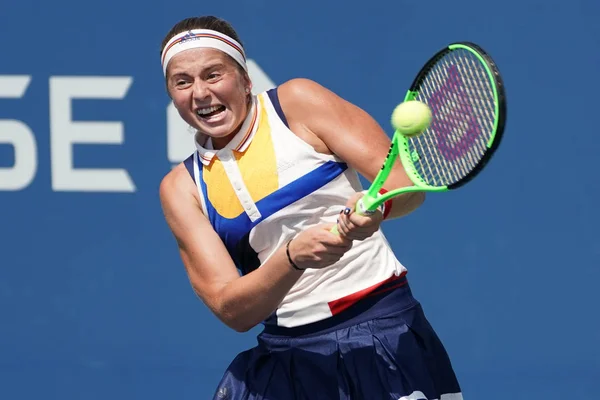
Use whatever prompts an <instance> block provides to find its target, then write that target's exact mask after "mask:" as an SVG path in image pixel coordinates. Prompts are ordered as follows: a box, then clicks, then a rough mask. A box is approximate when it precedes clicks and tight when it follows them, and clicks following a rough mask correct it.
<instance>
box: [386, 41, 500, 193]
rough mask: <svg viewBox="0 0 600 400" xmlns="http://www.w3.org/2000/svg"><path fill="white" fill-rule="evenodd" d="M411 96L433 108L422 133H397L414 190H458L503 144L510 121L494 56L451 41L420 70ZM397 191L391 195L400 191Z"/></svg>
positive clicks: (402, 157) (408, 98)
mask: <svg viewBox="0 0 600 400" xmlns="http://www.w3.org/2000/svg"><path fill="white" fill-rule="evenodd" d="M410 100H419V101H421V102H423V103H426V104H427V105H428V106H429V108H430V109H431V112H432V121H431V124H430V125H429V127H428V128H427V129H426V130H425V131H424V132H423V133H421V134H420V135H418V136H414V137H406V136H403V135H402V134H400V133H398V132H395V134H394V140H397V142H398V152H399V156H400V158H401V160H402V164H403V166H404V169H405V170H406V172H407V174H408V175H409V177H410V178H411V180H412V181H413V183H414V184H415V186H416V189H411V191H415V190H423V191H446V190H451V189H456V188H458V187H460V186H462V185H464V184H466V183H467V182H469V181H470V180H472V179H473V178H474V177H475V176H477V175H478V174H479V173H480V172H481V171H482V169H483V168H484V167H485V165H486V164H487V163H488V162H489V160H490V159H491V157H492V155H493V154H494V153H495V152H496V150H497V148H498V146H499V145H500V142H501V139H502V136H503V133H504V126H505V123H506V95H505V89H504V83H503V81H502V77H501V75H500V71H499V70H498V67H497V65H496V63H495V62H494V61H493V59H492V58H491V57H490V56H489V55H488V54H487V53H486V52H485V51H484V50H483V49H482V48H481V47H480V46H478V45H476V44H474V43H470V42H459V43H453V44H450V45H448V46H446V47H444V48H443V49H441V50H440V51H439V52H437V53H436V54H435V55H434V56H433V57H431V58H430V59H429V61H428V62H427V63H426V64H425V65H424V66H423V68H422V69H421V71H420V72H419V73H418V74H417V76H416V78H415V79H414V81H413V83H412V85H411V86H410V89H409V90H408V92H407V94H406V96H405V101H410ZM394 192H395V193H390V192H388V193H389V195H388V196H387V198H390V197H393V196H394V195H397V194H399V193H400V192H398V191H394ZM388 193H386V194H388Z"/></svg>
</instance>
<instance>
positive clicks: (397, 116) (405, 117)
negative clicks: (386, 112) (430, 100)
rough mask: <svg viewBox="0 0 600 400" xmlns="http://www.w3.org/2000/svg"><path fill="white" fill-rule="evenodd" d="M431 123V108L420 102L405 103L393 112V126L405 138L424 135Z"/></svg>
mask: <svg viewBox="0 0 600 400" xmlns="http://www.w3.org/2000/svg"><path fill="white" fill-rule="evenodd" d="M430 123H431V110H430V109H429V106H428V105H427V104H425V103H423V102H421V101H418V100H410V101H405V102H404V103H400V104H398V105H397V106H396V108H395V109H394V111H393V112H392V126H393V127H394V129H396V130H397V131H398V132H400V133H401V134H403V135H404V136H416V135H419V134H421V133H423V132H424V131H425V130H426V129H427V128H428V127H429V124H430Z"/></svg>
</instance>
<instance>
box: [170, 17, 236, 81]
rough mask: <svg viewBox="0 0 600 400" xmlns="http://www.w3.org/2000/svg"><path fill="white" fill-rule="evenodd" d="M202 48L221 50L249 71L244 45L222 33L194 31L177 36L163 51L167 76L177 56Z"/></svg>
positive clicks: (205, 30)
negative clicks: (183, 52) (170, 64)
mask: <svg viewBox="0 0 600 400" xmlns="http://www.w3.org/2000/svg"><path fill="white" fill-rule="evenodd" d="M200 47H209V48H213V49H217V50H221V51H222V52H224V53H225V54H228V55H230V56H231V57H232V58H233V59H234V60H235V61H237V62H238V63H239V64H240V65H241V66H242V68H244V70H245V71H248V67H247V66H246V54H244V49H243V48H242V45H240V44H239V43H238V42H237V41H235V40H234V39H232V38H230V37H229V36H227V35H225V34H223V33H221V32H217V31H213V30H210V29H193V30H191V31H187V32H181V33H180V34H178V35H175V36H174V37H173V38H172V39H171V40H169V42H168V43H167V45H166V46H165V48H164V49H163V52H162V57H161V61H162V67H163V73H164V74H165V76H166V75H167V65H169V61H171V59H172V58H173V57H174V56H175V55H177V54H179V53H181V52H182V51H185V50H189V49H194V48H200Z"/></svg>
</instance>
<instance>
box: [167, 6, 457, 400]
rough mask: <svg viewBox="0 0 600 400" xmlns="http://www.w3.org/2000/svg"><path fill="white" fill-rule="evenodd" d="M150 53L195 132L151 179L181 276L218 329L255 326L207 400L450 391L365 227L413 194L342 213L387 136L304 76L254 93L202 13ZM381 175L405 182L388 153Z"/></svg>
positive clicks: (233, 38) (446, 396)
mask: <svg viewBox="0 0 600 400" xmlns="http://www.w3.org/2000/svg"><path fill="white" fill-rule="evenodd" d="M161 62H162V67H163V72H164V75H165V80H166V87H167V90H168V93H169V96H170V97H171V99H172V100H173V103H174V105H175V107H176V108H177V110H178V112H179V114H180V115H181V117H182V118H183V119H184V120H185V121H186V122H187V123H188V124H189V125H190V126H192V127H193V128H194V129H195V130H196V131H197V134H196V136H195V139H196V140H195V141H196V149H197V151H195V152H194V153H193V154H192V155H191V156H190V157H189V158H188V159H187V160H185V161H184V162H183V163H182V164H180V165H179V166H177V167H175V168H174V169H173V170H172V171H170V172H169V173H168V174H167V175H166V176H165V177H164V179H163V181H162V183H161V185H160V198H161V202H162V206H163V211H164V215H165V218H166V221H167V222H168V225H169V227H170V229H171V230H172V232H173V234H174V236H175V238H176V241H177V244H178V246H179V252H180V255H181V258H182V260H183V264H184V265H185V268H186V270H187V273H188V275H189V279H190V282H191V285H192V287H193V289H194V291H195V292H196V293H197V294H198V296H199V297H200V298H201V299H202V301H203V302H204V303H205V304H206V305H207V306H208V307H209V308H210V310H211V311H212V312H213V313H214V314H215V315H216V316H217V317H218V318H219V319H220V320H221V321H222V322H223V323H225V324H226V325H227V326H229V327H231V328H232V329H235V330H236V331H239V332H244V331H247V330H249V329H251V328H253V327H254V326H256V325H258V324H261V323H262V324H263V325H264V330H263V331H262V332H261V333H260V334H259V336H258V345H257V346H256V347H255V348H252V349H249V350H247V351H245V352H242V353H241V354H240V355H238V356H237V357H236V358H235V360H234V361H233V362H232V363H231V365H230V366H229V368H228V369H227V371H226V372H225V374H224V376H223V378H222V380H221V382H220V384H219V385H218V387H217V388H216V390H215V394H214V398H215V399H235V400H241V399H270V400H293V399H297V400H300V399H310V400H314V399H371V400H375V399H377V400H380V399H412V400H417V399H429V400H433V399H443V400H460V399H462V395H461V390H460V387H459V384H458V382H457V379H456V377H455V374H454V372H453V369H452V366H451V363H450V360H449V358H448V356H447V354H446V351H445V349H444V347H443V345H442V343H441V342H440V340H439V339H438V337H437V335H436V334H435V332H434V331H433V329H432V327H431V326H430V324H429V323H428V321H427V319H426V318H425V316H424V314H423V311H422V309H421V306H420V304H419V302H418V301H417V300H415V298H414V297H413V296H412V294H411V290H410V288H409V285H408V283H407V278H406V268H405V267H404V266H403V265H402V264H401V263H400V262H399V261H398V259H397V258H396V257H395V255H394V253H393V252H392V250H391V249H390V246H389V245H388V242H387V241H386V239H385V237H384V235H383V234H382V232H381V231H380V229H379V228H380V224H381V222H382V220H384V219H390V218H397V217H401V216H403V215H406V214H408V213H410V212H412V211H413V210H415V209H416V208H418V207H419V205H420V204H421V203H422V202H423V200H424V195H423V194H422V193H412V194H407V195H405V196H403V197H398V198H396V199H394V200H393V202H388V203H387V204H385V206H384V207H382V209H381V210H379V211H377V212H376V213H374V214H372V215H367V216H361V215H359V214H357V213H355V212H353V211H352V210H353V209H354V205H355V204H356V201H357V200H358V199H359V198H360V197H361V196H362V193H361V191H362V187H361V184H360V181H359V179H358V174H359V173H360V174H362V175H363V176H364V177H365V178H367V179H369V180H372V179H373V178H374V177H375V175H376V174H377V171H378V170H379V168H380V167H381V164H382V162H383V160H384V158H385V156H386V154H387V151H388V147H389V144H390V139H389V138H388V137H387V135H386V134H385V132H384V131H383V130H382V129H381V127H379V126H378V124H377V123H376V122H375V121H374V119H373V118H371V117H370V116H369V115H368V114H367V113H366V112H364V111H363V110H361V109H360V108H358V107H357V106H355V105H353V104H350V103H349V102H347V101H345V100H343V99H342V98H340V97H338V96H337V95H336V94H334V93H332V92H331V91H329V90H327V89H326V88H324V87H323V86H321V85H319V84H317V83H315V82H313V81H310V80H307V79H292V80H290V81H288V82H286V83H284V84H282V85H280V86H278V87H277V88H276V89H272V90H269V91H266V92H264V93H261V94H259V95H253V94H252V82H251V80H250V78H249V76H248V71H247V66H246V56H245V53H244V49H243V47H242V44H241V41H240V39H239V38H238V35H237V34H236V32H235V31H234V29H233V28H232V27H231V26H230V24H229V23H228V22H226V21H224V20H222V19H219V18H216V17H212V16H205V17H195V18H188V19H185V20H182V21H180V22H178V23H177V24H176V25H175V26H174V27H173V28H172V29H171V31H170V32H169V33H168V34H167V36H166V37H165V39H164V41H163V44H162V53H161ZM388 182H389V187H388V190H389V189H391V188H396V187H401V186H407V185H410V184H411V183H410V180H409V179H408V177H407V176H406V174H405V172H404V170H403V168H402V166H401V165H400V164H398V165H397V167H396V168H395V170H394V171H393V172H392V174H391V176H390V178H389V179H388ZM336 224H337V227H338V229H339V232H340V234H339V235H336V234H333V233H331V232H330V229H331V228H332V227H333V226H335V225H336Z"/></svg>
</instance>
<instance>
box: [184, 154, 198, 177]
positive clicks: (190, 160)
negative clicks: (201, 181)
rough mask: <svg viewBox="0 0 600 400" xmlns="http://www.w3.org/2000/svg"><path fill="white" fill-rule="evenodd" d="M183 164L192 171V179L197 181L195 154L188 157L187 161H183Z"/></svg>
mask: <svg viewBox="0 0 600 400" xmlns="http://www.w3.org/2000/svg"><path fill="white" fill-rule="evenodd" d="M183 165H185V168H186V169H187V170H188V172H189V173H190V176H191V177H192V180H193V181H194V182H196V178H195V177H194V154H192V155H191V156H189V157H188V158H186V159H185V161H184V162H183Z"/></svg>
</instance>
